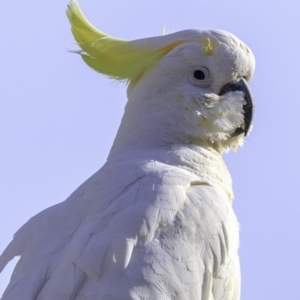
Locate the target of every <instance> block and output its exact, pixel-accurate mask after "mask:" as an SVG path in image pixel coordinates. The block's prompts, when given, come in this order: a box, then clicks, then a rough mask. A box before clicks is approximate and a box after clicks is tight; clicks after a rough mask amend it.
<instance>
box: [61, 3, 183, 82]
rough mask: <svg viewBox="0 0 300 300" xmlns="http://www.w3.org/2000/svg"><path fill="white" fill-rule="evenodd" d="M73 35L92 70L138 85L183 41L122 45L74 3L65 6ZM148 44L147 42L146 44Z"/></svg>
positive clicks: (140, 41) (123, 42)
mask: <svg viewBox="0 0 300 300" xmlns="http://www.w3.org/2000/svg"><path fill="white" fill-rule="evenodd" d="M67 16H68V18H69V21H70V23H71V28H72V33H73V35H74V37H75V40H76V41H77V42H78V45H79V46H80V47H81V49H82V51H78V53H79V54H80V55H81V56H82V58H83V60H84V61H85V62H86V63H87V64H88V65H89V66H90V67H91V68H93V69H94V70H96V71H98V72H100V73H103V74H106V75H108V76H110V77H112V78H114V79H117V80H126V81H135V82H136V81H138V80H139V78H140V77H141V76H142V75H143V74H144V73H145V72H146V71H147V70H149V69H150V68H151V67H152V66H153V65H155V64H156V63H157V61H159V60H160V59H161V58H162V57H163V56H164V55H166V54H167V53H168V52H169V51H170V50H172V49H173V48H174V47H176V46H177V45H180V44H182V43H185V42H186V41H185V40H182V41H178V40H177V41H172V42H170V41H168V42H167V43H166V41H163V40H162V39H160V38H161V37H156V38H150V39H141V40H135V41H124V40H120V39H116V38H114V37H111V36H109V35H107V34H105V33H103V32H101V31H100V30H98V29H97V28H95V27H94V26H93V25H92V24H91V23H90V22H89V21H88V20H87V19H86V18H85V16H84V15H83V13H82V11H81V10H80V7H79V5H78V3H77V1H76V0H72V1H71V2H70V4H69V6H68V10H67ZM147 40H149V42H148V41H147Z"/></svg>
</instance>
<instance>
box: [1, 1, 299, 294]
mask: <svg viewBox="0 0 300 300" xmlns="http://www.w3.org/2000/svg"><path fill="white" fill-rule="evenodd" d="M66 5H67V1H62V0H60V1H37V0H26V1H23V0H15V1H0V44H1V47H0V100H1V101H0V202H1V205H0V252H2V250H4V248H5V246H6V245H7V244H8V243H9V242H10V240H11V238H12V235H13V234H14V233H15V232H16V231H17V229H18V228H19V227H20V226H21V225H22V224H24V223H25V222H26V221H27V220H28V219H29V218H30V217H31V216H33V215H35V214H36V213H38V212H39V211H41V210H42V209H44V208H46V207H49V206H51V205H53V204H55V203H58V202H61V201H63V200H64V199H65V198H66V197H67V196H68V195H69V194H70V193H71V192H72V191H73V190H74V189H75V188H76V187H77V186H78V185H79V184H81V183H82V182H83V181H84V180H86V179H87V178H88V177H89V176H91V175H92V174H93V173H94V172H96V171H97V170H98V169H99V168H100V167H101V166H102V165H103V163H104V162H105V160H106V157H107V154H108V151H109V149H110V146H111V144H112V142H113V139H114V137H115V134H116V131H117V128H118V126H119V123H120V119H121V116H122V113H123V109H124V105H125V103H126V90H125V88H124V86H122V85H116V84H115V83H114V82H112V81H110V80H108V79H107V78H105V77H104V76H102V75H100V74H97V73H96V72H94V71H92V70H91V69H89V68H88V67H87V66H86V65H85V64H84V63H83V61H82V60H81V59H80V57H79V56H77V55H75V54H70V53H68V52H67V49H77V48H76V46H75V45H72V44H71V43H70V42H72V41H73V37H72V35H71V33H70V30H69V27H70V26H69V24H68V21H67V18H66V15H65V10H66ZM80 5H81V8H82V10H83V12H84V13H85V15H86V16H87V17H88V19H90V20H91V21H92V23H93V24H94V25H96V26H97V27H98V28H100V29H101V30H102V31H104V32H106V33H108V34H110V35H113V36H116V37H119V38H123V39H136V38H142V37H149V36H154V35H160V34H161V33H162V29H163V26H164V25H165V24H166V25H167V26H168V28H169V31H170V32H175V31H178V30H183V29H190V28H212V29H224V30H227V31H230V32H232V33H234V34H235V35H237V36H238V37H239V38H240V39H241V40H243V41H244V42H245V43H246V44H248V46H250V48H251V49H252V50H253V52H254V54H255V56H256V60H257V67H256V73H255V75H254V78H253V80H252V82H251V86H252V90H253V93H254V95H255V97H256V104H257V107H256V113H255V120H254V131H253V133H252V134H251V135H250V137H248V138H247V139H246V143H245V146H244V147H243V148H242V149H240V150H239V152H238V153H236V154H235V153H230V154H227V155H225V160H226V161H227V164H228V167H229V169H230V171H231V175H232V177H233V182H234V191H235V202H234V209H235V211H236V214H237V216H238V219H239V221H240V223H241V248H240V257H241V266H242V299H243V300H253V299H255V300H266V299H267V300H269V299H270V300H271V299H272V300H282V299H299V297H300V296H299V295H300V292H299V284H300V272H299V268H300V260H299V255H300V242H299V237H300V233H299V232H300V203H299V202H300V199H299V194H300V193H299V188H300V156H299V141H300V96H299V90H300V17H299V12H300V2H299V0H288V1H286V0H279V1H276V0H275V1H274V0H272V1H271V0H264V1H262V0H251V1H250V0H247V1H246V0H209V1H202V0H184V1H183V0H181V1H178V0H162V1H149V0H147V1H146V0H145V1H123V0H81V1H80ZM46 239H47V237H46V236H45V241H46ZM15 262H16V260H14V261H13V262H12V263H10V264H9V266H8V267H7V269H5V271H4V272H3V273H2V274H0V295H1V294H2V292H3V290H4V287H5V286H6V285H7V283H8V280H9V276H10V273H11V272H12V268H13V265H14V263H15Z"/></svg>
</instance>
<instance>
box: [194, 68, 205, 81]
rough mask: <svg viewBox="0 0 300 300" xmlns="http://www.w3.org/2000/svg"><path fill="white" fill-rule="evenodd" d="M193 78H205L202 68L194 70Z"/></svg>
mask: <svg viewBox="0 0 300 300" xmlns="http://www.w3.org/2000/svg"><path fill="white" fill-rule="evenodd" d="M194 78H195V79H197V80H203V79H205V74H204V72H203V71H202V70H196V71H194Z"/></svg>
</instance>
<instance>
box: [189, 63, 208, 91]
mask: <svg viewBox="0 0 300 300" xmlns="http://www.w3.org/2000/svg"><path fill="white" fill-rule="evenodd" d="M189 77H190V80H191V81H192V82H193V83H194V84H196V85H200V86H201V87H208V86H209V85H210V83H211V80H212V78H211V75H210V72H209V70H208V69H207V68H206V67H202V66H201V67H200V66H198V67H194V68H192V70H191V72H190V76H189Z"/></svg>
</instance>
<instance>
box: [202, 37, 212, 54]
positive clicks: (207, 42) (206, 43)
mask: <svg viewBox="0 0 300 300" xmlns="http://www.w3.org/2000/svg"><path fill="white" fill-rule="evenodd" d="M201 43H202V45H203V49H202V51H203V54H204V55H207V56H213V55H214V49H215V46H216V42H215V41H213V40H211V39H210V38H206V39H204V40H201Z"/></svg>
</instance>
